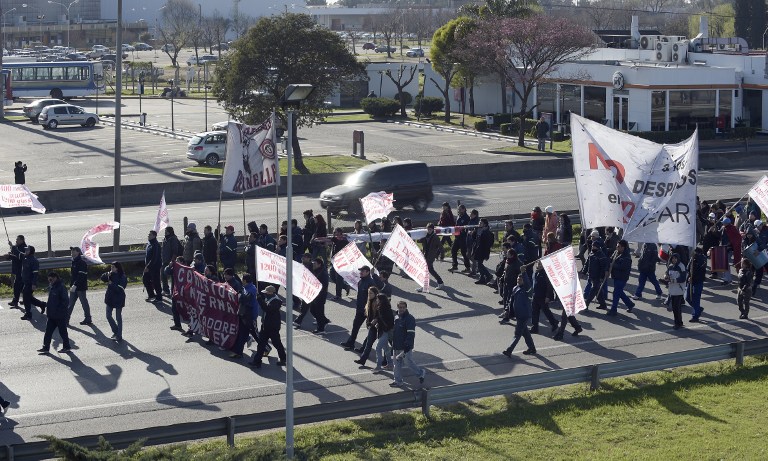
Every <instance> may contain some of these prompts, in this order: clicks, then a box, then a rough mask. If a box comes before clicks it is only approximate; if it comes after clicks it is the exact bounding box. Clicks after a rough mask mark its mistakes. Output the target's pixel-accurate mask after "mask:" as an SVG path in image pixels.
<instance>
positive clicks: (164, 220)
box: [153, 191, 171, 234]
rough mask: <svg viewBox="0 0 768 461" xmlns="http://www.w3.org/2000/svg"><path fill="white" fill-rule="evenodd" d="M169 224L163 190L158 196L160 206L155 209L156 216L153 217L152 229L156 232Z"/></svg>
mask: <svg viewBox="0 0 768 461" xmlns="http://www.w3.org/2000/svg"><path fill="white" fill-rule="evenodd" d="M170 225H171V219H170V217H168V207H167V206H166V204H165V191H163V196H162V197H161V198H160V207H159V208H158V209H157V218H155V227H153V229H154V230H155V232H157V233H158V234H159V233H160V231H161V230H163V229H165V228H166V227H168V226H170Z"/></svg>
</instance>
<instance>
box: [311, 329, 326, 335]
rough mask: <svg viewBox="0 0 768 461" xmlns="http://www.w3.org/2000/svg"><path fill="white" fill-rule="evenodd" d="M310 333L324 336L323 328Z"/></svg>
mask: <svg viewBox="0 0 768 461" xmlns="http://www.w3.org/2000/svg"><path fill="white" fill-rule="evenodd" d="M312 333H314V334H316V335H324V334H325V328H316V329H314V330H312Z"/></svg>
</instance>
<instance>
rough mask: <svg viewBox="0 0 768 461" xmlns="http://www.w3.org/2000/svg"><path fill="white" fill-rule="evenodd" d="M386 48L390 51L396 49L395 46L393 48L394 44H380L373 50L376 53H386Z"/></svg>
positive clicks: (392, 51)
mask: <svg viewBox="0 0 768 461" xmlns="http://www.w3.org/2000/svg"><path fill="white" fill-rule="evenodd" d="M387 50H389V52H390V53H394V52H395V51H397V48H395V47H394V46H387V45H381V46H377V47H376V48H375V49H374V50H373V51H375V52H377V53H386V52H387Z"/></svg>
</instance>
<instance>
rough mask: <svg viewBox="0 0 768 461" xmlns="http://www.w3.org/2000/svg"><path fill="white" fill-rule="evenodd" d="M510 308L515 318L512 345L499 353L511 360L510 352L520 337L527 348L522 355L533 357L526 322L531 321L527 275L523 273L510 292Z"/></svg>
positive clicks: (532, 348) (532, 346)
mask: <svg viewBox="0 0 768 461" xmlns="http://www.w3.org/2000/svg"><path fill="white" fill-rule="evenodd" d="M512 308H513V309H514V310H515V317H516V318H517V323H516V324H515V337H514V340H513V341H512V344H510V345H509V347H508V348H506V349H504V350H503V351H502V352H501V353H502V354H504V355H506V356H507V357H509V358H512V351H513V350H514V349H515V346H517V343H518V342H520V337H523V338H524V339H525V345H526V346H528V349H526V350H524V351H523V354H525V355H533V354H535V353H536V345H535V344H534V343H533V337H532V336H531V332H530V331H528V320H530V319H531V301H530V299H528V275H527V274H526V273H524V272H523V273H522V274H520V275H518V276H517V286H516V287H515V289H514V290H513V291H512Z"/></svg>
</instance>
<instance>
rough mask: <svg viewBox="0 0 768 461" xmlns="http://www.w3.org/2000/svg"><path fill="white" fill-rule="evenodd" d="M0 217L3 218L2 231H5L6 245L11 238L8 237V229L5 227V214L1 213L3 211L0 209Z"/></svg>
mask: <svg viewBox="0 0 768 461" xmlns="http://www.w3.org/2000/svg"><path fill="white" fill-rule="evenodd" d="M0 217H2V218H3V229H5V238H6V239H7V240H8V243H10V242H11V237H10V236H9V235H8V228H7V227H5V213H3V209H2V208H0Z"/></svg>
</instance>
